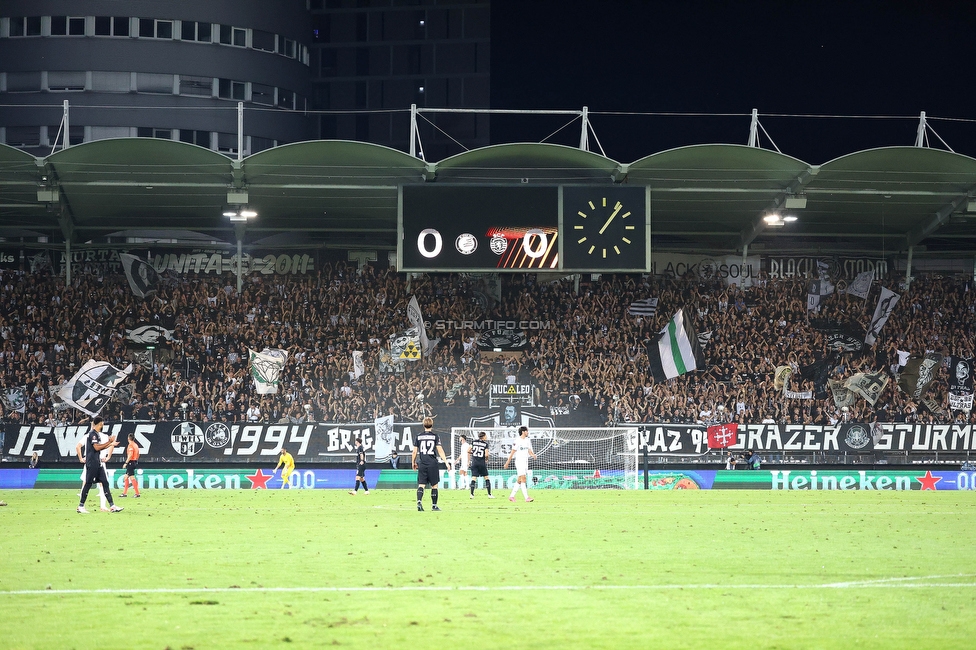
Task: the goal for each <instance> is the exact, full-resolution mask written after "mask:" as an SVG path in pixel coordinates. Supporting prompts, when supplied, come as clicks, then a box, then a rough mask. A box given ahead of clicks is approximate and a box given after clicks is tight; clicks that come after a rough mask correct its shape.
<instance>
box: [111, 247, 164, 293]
mask: <svg viewBox="0 0 976 650" xmlns="http://www.w3.org/2000/svg"><path fill="white" fill-rule="evenodd" d="M119 259H120V260H121V262H122V270H123V271H125V279H126V280H128V281H129V288H130V289H132V293H134V294H135V295H137V296H138V297H140V298H145V297H146V296H148V295H149V294H152V293H155V292H156V284H157V283H158V282H159V274H158V273H156V269H154V268H153V267H152V264H150V263H148V262H145V261H143V260H141V259H139V258H138V257H136V256H135V255H129V254H128V253H119Z"/></svg>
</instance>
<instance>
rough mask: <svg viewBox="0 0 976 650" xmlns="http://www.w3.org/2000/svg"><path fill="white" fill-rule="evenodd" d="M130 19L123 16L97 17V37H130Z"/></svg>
mask: <svg viewBox="0 0 976 650" xmlns="http://www.w3.org/2000/svg"><path fill="white" fill-rule="evenodd" d="M128 35H129V19H128V18H126V17H122V16H95V36H128Z"/></svg>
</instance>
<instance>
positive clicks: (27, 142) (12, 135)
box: [7, 126, 41, 147]
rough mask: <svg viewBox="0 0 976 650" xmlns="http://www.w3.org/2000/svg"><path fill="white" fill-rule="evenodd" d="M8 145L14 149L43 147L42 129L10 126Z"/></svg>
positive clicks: (8, 128)
mask: <svg viewBox="0 0 976 650" xmlns="http://www.w3.org/2000/svg"><path fill="white" fill-rule="evenodd" d="M7 144H9V145H10V146H12V147H39V146H41V127H39V126H8V127H7Z"/></svg>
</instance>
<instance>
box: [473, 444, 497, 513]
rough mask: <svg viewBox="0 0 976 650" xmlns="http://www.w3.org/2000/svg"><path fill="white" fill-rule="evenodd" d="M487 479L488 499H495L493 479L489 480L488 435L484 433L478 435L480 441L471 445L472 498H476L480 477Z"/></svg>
mask: <svg viewBox="0 0 976 650" xmlns="http://www.w3.org/2000/svg"><path fill="white" fill-rule="evenodd" d="M479 476H481V477H483V478H484V479H485V489H486V490H488V498H489V499H494V498H495V496H494V495H493V494H492V493H491V479H489V478H488V434H487V433H485V432H484V431H481V432H479V433H478V439H477V440H475V441H474V442H472V443H471V496H470V497H469V498H471V499H473V498H474V489H475V488H476V487H478V477H479Z"/></svg>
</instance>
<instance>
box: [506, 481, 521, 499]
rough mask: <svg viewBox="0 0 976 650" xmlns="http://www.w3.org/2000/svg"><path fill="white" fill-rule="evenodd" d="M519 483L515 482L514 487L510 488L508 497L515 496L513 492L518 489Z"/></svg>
mask: <svg viewBox="0 0 976 650" xmlns="http://www.w3.org/2000/svg"><path fill="white" fill-rule="evenodd" d="M519 485H521V483H516V484H515V487H513V488H512V493H511V494H509V495H508V496H509V497H513V496H515V493H516V492H518V490H519Z"/></svg>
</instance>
